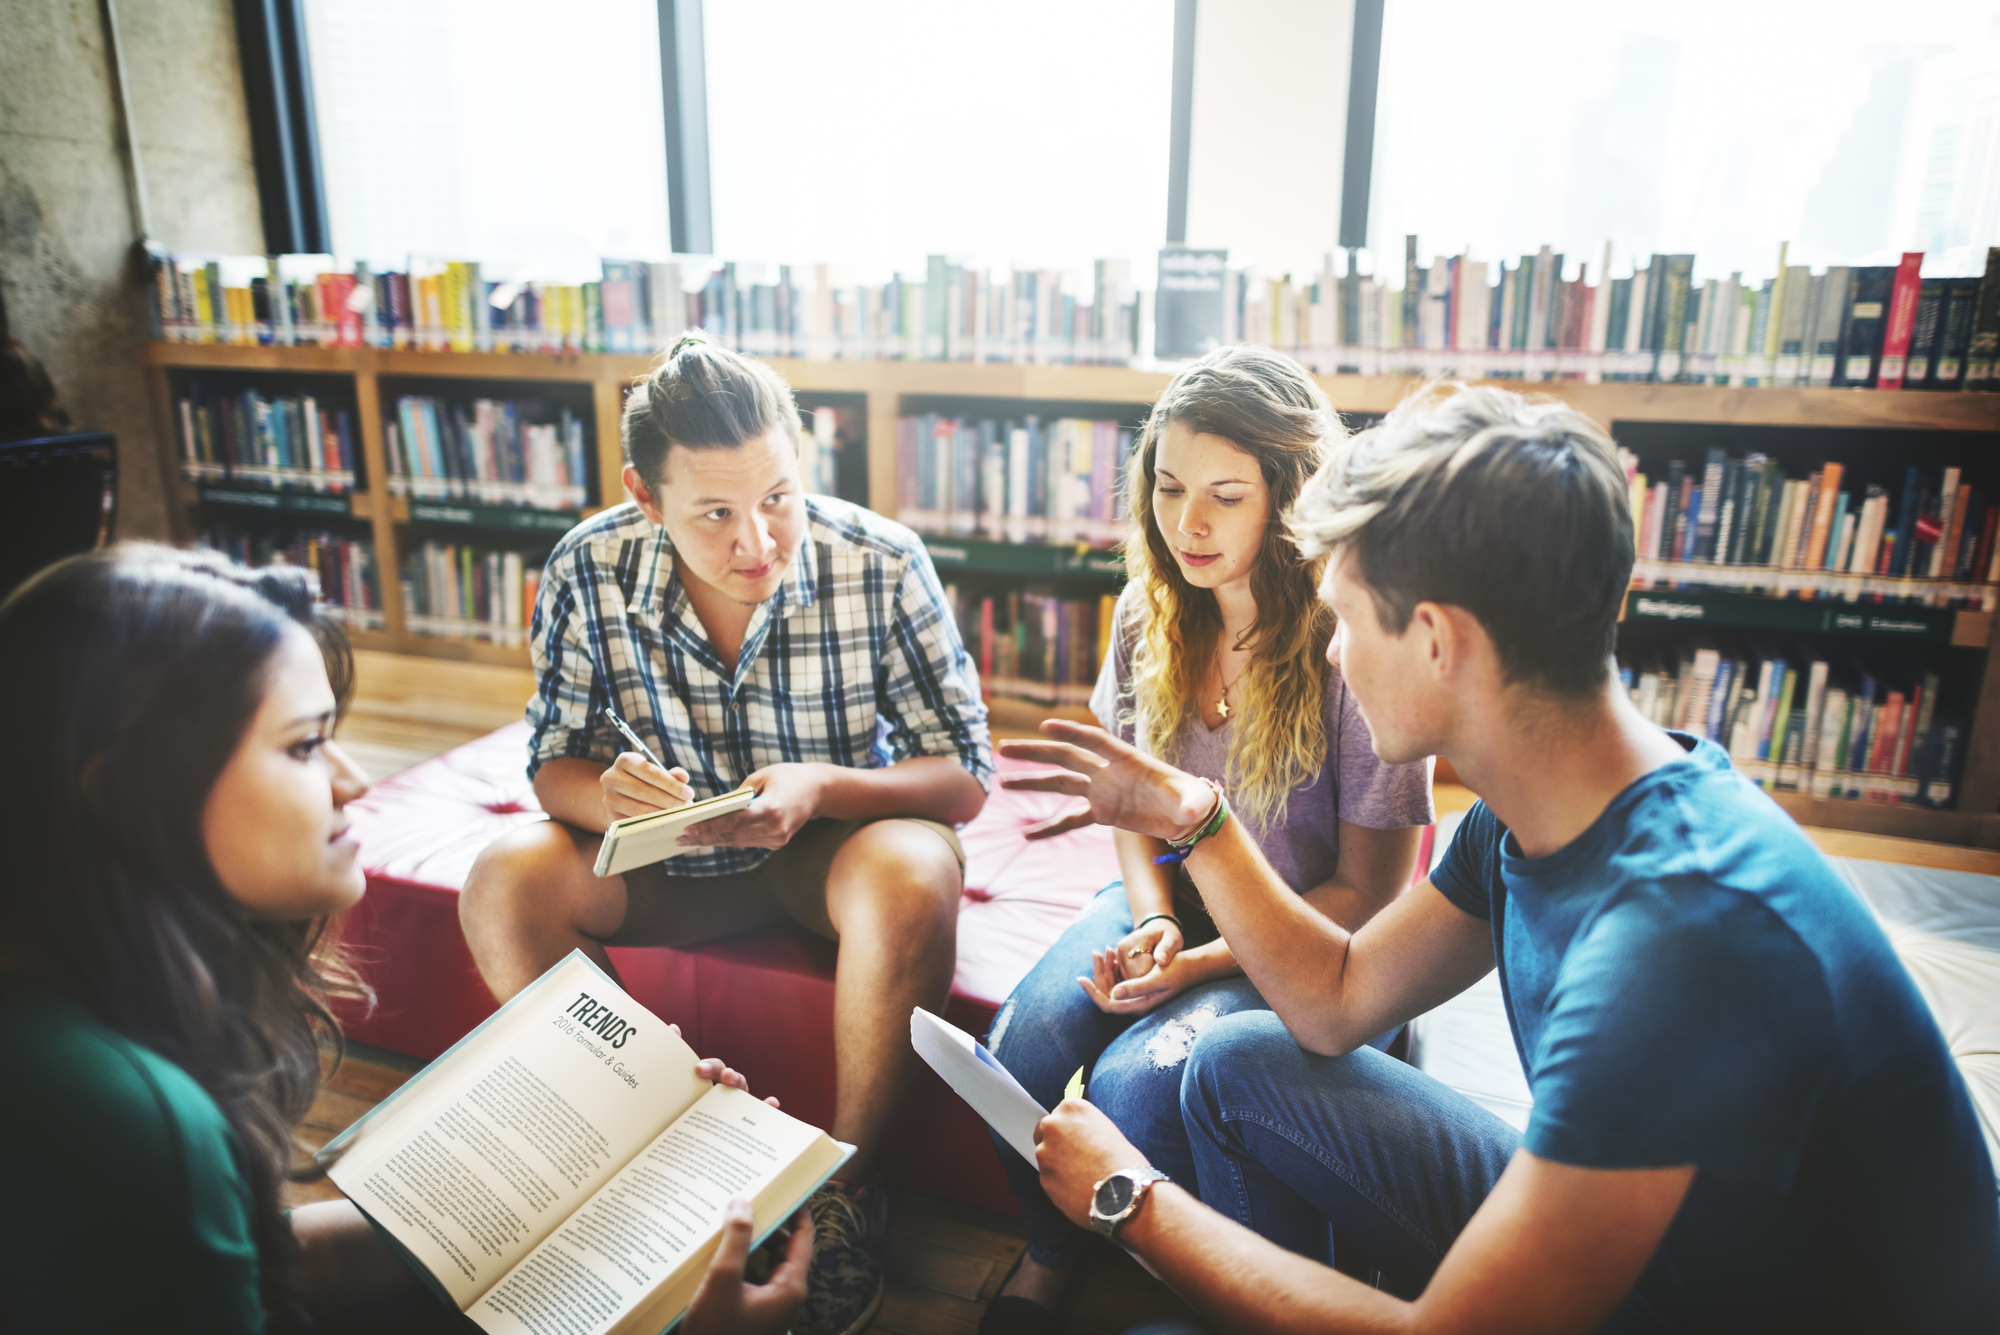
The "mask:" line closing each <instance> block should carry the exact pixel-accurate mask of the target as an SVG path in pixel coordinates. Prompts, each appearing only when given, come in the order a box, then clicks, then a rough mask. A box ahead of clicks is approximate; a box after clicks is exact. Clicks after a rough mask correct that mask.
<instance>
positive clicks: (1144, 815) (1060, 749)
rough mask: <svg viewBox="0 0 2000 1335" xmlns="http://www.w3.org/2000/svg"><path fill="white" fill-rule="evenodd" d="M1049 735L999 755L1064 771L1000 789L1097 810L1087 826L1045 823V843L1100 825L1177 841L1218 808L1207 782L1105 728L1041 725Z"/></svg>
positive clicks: (1069, 818) (1007, 746) (1010, 780)
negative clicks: (1076, 800) (1074, 800)
mask: <svg viewBox="0 0 2000 1335" xmlns="http://www.w3.org/2000/svg"><path fill="white" fill-rule="evenodd" d="M1042 732H1043V733H1044V734H1046V735H1047V736H1048V737H1049V738H1050V740H1049V741H1046V742H1036V741H1012V742H1002V743H1000V754H1001V755H1003V756H1009V757H1012V758H1013V759H1015V760H1034V761H1040V762H1042V763H1044V764H1049V765H1060V766H1061V767H1062V769H1061V770H1060V771H1057V772H1054V773H1048V774H1023V775H1010V776H1008V777H1006V778H1003V779H1001V780H1000V786H1001V787H1002V788H1016V789H1020V790H1022V791H1025V792H1034V793H1066V794H1068V795H1069V796H1071V797H1081V798H1083V799H1084V800H1085V801H1087V802H1088V803H1089V804H1090V811H1089V818H1088V820H1086V819H1084V813H1083V812H1081V811H1077V812H1074V813H1069V814H1066V815H1063V816H1060V817H1057V818H1056V819H1055V820H1053V821H1045V822H1043V823H1042V825H1041V826H1039V827H1037V830H1038V832H1039V833H1040V834H1041V835H1042V836H1043V837H1046V836H1047V835H1050V834H1059V833H1062V832H1063V831H1064V830H1073V829H1078V828H1081V827H1082V826H1083V825H1085V824H1097V825H1111V826H1116V827H1117V828H1118V829H1121V830H1130V831H1132V832H1133V833H1134V834H1145V835H1151V836H1152V837H1153V838H1155V839H1173V838H1176V837H1177V836H1180V835H1184V834H1186V833H1187V832H1188V831H1189V830H1190V829H1192V828H1193V827H1194V825H1195V823H1196V822H1197V821H1199V820H1200V819H1201V818H1202V817H1204V816H1206V815H1208V813H1209V812H1211V811H1213V810H1214V809H1215V793H1214V791H1213V790H1212V789H1210V788H1209V786H1208V785H1207V784H1205V783H1203V782H1202V781H1201V780H1200V779H1197V778H1195V777H1194V776H1193V775H1191V774H1183V773H1182V772H1181V771H1179V770H1177V769H1175V768H1174V767H1173V766H1172V765H1169V764H1166V763H1165V762H1163V761H1159V760H1155V759H1154V758H1153V757H1151V756H1149V755H1147V754H1145V753H1144V752H1143V751H1140V750H1138V749H1137V748H1136V747H1131V746H1127V745H1126V744H1125V743H1123V742H1121V741H1119V740H1118V739H1117V738H1116V737H1113V736H1112V735H1111V734H1110V733H1108V732H1106V731H1104V729H1102V728H1092V727H1087V726H1085V725H1084V724H1081V723H1069V722H1066V721H1064V720H1062V719H1053V718H1052V719H1048V720H1045V721H1044V722H1043V723H1042Z"/></svg>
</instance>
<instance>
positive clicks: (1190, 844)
mask: <svg viewBox="0 0 2000 1335" xmlns="http://www.w3.org/2000/svg"><path fill="white" fill-rule="evenodd" d="M1202 782H1203V783H1206V784H1207V785H1208V786H1209V787H1211V788H1213V789H1215V810H1213V811H1211V812H1209V813H1208V815H1207V816H1206V817H1205V818H1204V819H1203V820H1202V822H1201V824H1200V825H1198V826H1196V827H1195V830H1194V833H1193V834H1190V835H1189V836H1188V837H1187V838H1186V839H1184V840H1181V841H1179V842H1175V841H1173V840H1169V841H1168V842H1167V847H1168V848H1170V849H1172V850H1173V851H1172V852H1169V853H1162V854H1161V855H1160V856H1159V857H1156V858H1154V859H1153V865H1154V866H1155V867H1163V866H1165V865H1166V864H1168V863H1170V862H1171V863H1174V864H1176V865H1178V864H1180V863H1183V862H1186V861H1187V860H1188V854H1190V853H1192V852H1194V847H1195V845H1196V844H1198V843H1200V842H1201V841H1202V840H1204V839H1206V838H1208V837H1209V836H1210V835H1212V834H1214V833H1215V832H1216V831H1217V830H1220V829H1221V828H1222V824H1223V822H1224V821H1226V820H1228V819H1229V799H1228V798H1227V797H1225V796H1223V793H1222V785H1221V784H1219V783H1217V782H1216V781H1215V780H1213V779H1204V780H1202Z"/></svg>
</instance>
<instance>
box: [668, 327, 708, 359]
mask: <svg viewBox="0 0 2000 1335" xmlns="http://www.w3.org/2000/svg"><path fill="white" fill-rule="evenodd" d="M709 344H710V339H709V337H708V333H707V331H706V330H702V329H690V330H688V331H687V332H686V333H685V334H682V335H681V336H680V337H679V338H677V339H675V340H674V345H673V347H671V348H669V349H667V360H668V361H672V360H673V359H674V358H676V357H678V356H680V355H681V353H682V352H684V351H686V350H687V349H688V348H705V347H708V346H709Z"/></svg>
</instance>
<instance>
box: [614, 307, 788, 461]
mask: <svg viewBox="0 0 2000 1335" xmlns="http://www.w3.org/2000/svg"><path fill="white" fill-rule="evenodd" d="M780 427H782V428H783V429H784V432H785V434H786V435H788V436H790V437H791V440H792V446H793V448H795V449H796V448H797V447H798V443H799V405H798V403H797V402H796V401H794V400H793V398H792V389H791V386H790V385H787V384H786V383H785V382H784V380H783V379H782V378H780V376H779V375H778V373H777V372H776V371H773V370H772V369H771V368H770V367H769V366H767V365H765V364H764V363H763V362H760V361H756V360H754V359H753V358H750V357H745V356H743V355H742V354H741V353H738V352H731V351H730V350H729V349H728V348H725V347H722V346H720V345H719V344H715V343H711V342H709V341H708V338H707V336H706V335H703V334H699V333H690V334H683V335H682V336H681V339H680V341H679V342H678V343H676V344H674V346H673V347H672V348H671V349H669V350H668V351H667V354H666V355H665V356H664V357H663V358H662V359H661V361H660V364H659V365H658V366H656V367H654V368H653V371H652V373H651V374H649V375H648V376H647V377H646V378H645V379H644V380H642V381H640V382H639V383H638V384H637V385H636V386H634V387H633V390H632V395H631V397H630V398H628V399H627V400H626V401H625V420H624V422H623V423H622V424H621V433H622V436H623V439H624V443H625V462H626V463H628V464H631V465H632V467H634V468H636V469H638V470H639V476H640V477H642V478H644V479H645V480H646V484H647V485H648V486H658V485H659V483H660V482H661V481H662V480H663V479H664V478H665V475H666V467H667V451H668V450H670V449H672V448H673V447H674V446H676V445H685V446H687V447H688V448H689V449H691V450H724V449H735V448H736V447H737V446H739V445H741V444H743V443H744V442H745V441H748V440H754V439H756V438H757V437H758V436H762V435H766V434H768V433H769V432H771V431H773V430H775V429H777V428H780Z"/></svg>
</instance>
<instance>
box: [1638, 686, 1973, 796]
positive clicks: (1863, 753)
mask: <svg viewBox="0 0 2000 1335" xmlns="http://www.w3.org/2000/svg"><path fill="white" fill-rule="evenodd" d="M1620 671H1621V675H1622V679H1623V681H1624V683H1625V686H1626V689H1627V690H1629V691H1630V692H1631V695H1632V699H1633V702H1634V703H1635V704H1636V705H1637V706H1638V708H1639V712H1640V713H1642V714H1644V715H1645V716H1646V717H1647V718H1649V719H1651V720H1652V721H1653V722H1655V723H1658V724H1659V725H1661V726H1662V727H1670V728H1680V729H1683V730H1685V731H1688V732H1692V733H1696V734H1698V735H1700V736H1703V737H1706V738H1708V739H1709V740H1710V741H1713V742H1716V743H1718V744H1720V745H1722V746H1723V747H1725V748H1726V749H1727V750H1728V752H1729V756H1730V760H1731V761H1732V762H1733V763H1734V764H1735V766H1736V767H1737V769H1738V770H1740V771H1741V772H1742V773H1743V774H1744V775H1745V776H1746V777H1748V778H1750V779H1751V780H1753V781H1754V782H1755V783H1757V784H1758V785H1759V786H1760V787H1763V788H1766V789H1770V790H1772V791H1779V792H1803V793H1810V794H1811V795H1812V796H1814V797H1834V798H1857V799H1862V800H1868V801H1878V802H1891V803H1910V804H1914V805H1920V806H1930V807H1948V806H1950V805H1951V795H1952V787H1953V784H1954V783H1955V782H1956V781H1957V777H1958V771H1959V768H1960V766H1961V765H1962V763H1963V761H1964V752H1965V745H1966V729H1965V724H1964V722H1963V721H1962V720H1960V719H1958V718H1955V717H1945V716H1942V715H1940V714H1939V712H1938V690H1939V678H1938V674H1937V673H1935V672H1932V671H1928V670H1924V669H1921V668H1908V669H1902V668H1898V667H1895V666H1890V665H1884V664H1881V663H1875V662H1856V663H1850V664H1844V665H1835V664H1833V663H1831V662H1829V661H1828V660H1827V659H1824V658H1815V657H1813V656H1811V655H1810V654H1796V655H1792V656H1781V655H1771V654H1763V653H1752V654H1748V655H1744V656H1740V657H1738V656H1732V655H1730V654H1727V653H1725V652H1723V651H1721V650H1718V649H1714V648H1693V647H1688V648H1684V649H1683V650H1681V651H1680V653H1679V654H1678V655H1677V657H1676V658H1675V660H1674V661H1672V662H1670V663H1664V664H1657V665H1651V666H1646V667H1635V666H1632V665H1623V666H1621V669H1620Z"/></svg>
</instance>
